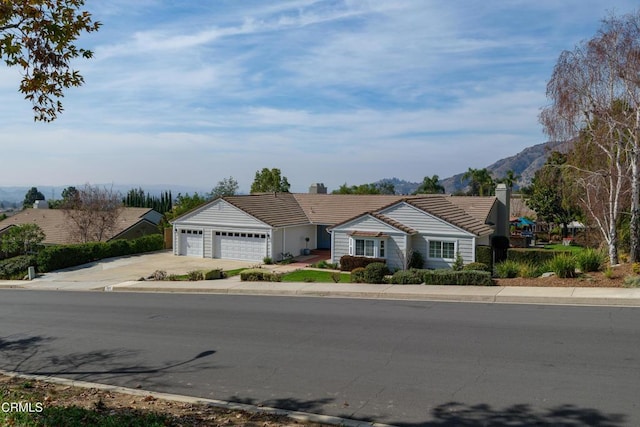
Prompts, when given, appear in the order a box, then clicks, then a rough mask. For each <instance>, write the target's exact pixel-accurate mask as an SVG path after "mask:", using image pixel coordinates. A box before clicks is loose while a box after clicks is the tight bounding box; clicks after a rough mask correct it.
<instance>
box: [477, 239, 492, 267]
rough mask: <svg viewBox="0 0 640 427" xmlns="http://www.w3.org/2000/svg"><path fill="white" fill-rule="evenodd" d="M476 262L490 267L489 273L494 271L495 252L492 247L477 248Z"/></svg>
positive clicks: (482, 246)
mask: <svg viewBox="0 0 640 427" xmlns="http://www.w3.org/2000/svg"><path fill="white" fill-rule="evenodd" d="M476 262H481V263H483V264H486V265H488V266H489V271H491V270H493V251H492V249H491V246H485V245H481V246H476Z"/></svg>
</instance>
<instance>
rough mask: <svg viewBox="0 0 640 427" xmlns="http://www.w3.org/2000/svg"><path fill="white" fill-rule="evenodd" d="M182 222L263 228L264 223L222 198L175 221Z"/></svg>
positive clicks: (179, 223)
mask: <svg viewBox="0 0 640 427" xmlns="http://www.w3.org/2000/svg"><path fill="white" fill-rule="evenodd" d="M183 223H188V224H192V225H195V224H199V225H211V224H219V225H226V226H233V227H250V228H252V227H260V228H264V226H265V225H266V224H265V223H263V222H261V221H258V220H257V219H255V218H254V217H252V216H251V215H249V214H247V213H246V212H244V211H242V210H240V209H238V208H236V207H235V206H233V205H231V204H229V203H227V202H225V201H224V200H216V201H215V202H213V203H211V204H210V205H207V206H204V207H202V208H200V209H199V210H196V211H194V212H192V213H191V214H189V215H186V216H185V217H183V218H181V219H179V220H178V221H176V224H178V225H181V224H183Z"/></svg>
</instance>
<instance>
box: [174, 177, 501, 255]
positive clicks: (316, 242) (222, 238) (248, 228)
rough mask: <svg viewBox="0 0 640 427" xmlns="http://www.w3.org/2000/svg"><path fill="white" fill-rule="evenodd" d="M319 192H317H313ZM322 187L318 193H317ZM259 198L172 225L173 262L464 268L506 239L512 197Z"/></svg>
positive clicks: (209, 206) (228, 202)
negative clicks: (416, 258) (325, 261)
mask: <svg viewBox="0 0 640 427" xmlns="http://www.w3.org/2000/svg"><path fill="white" fill-rule="evenodd" d="M311 188H312V189H313V188H317V187H315V186H312V187H311ZM321 188H322V187H321ZM509 193H510V191H509V190H508V189H507V187H506V186H505V185H504V184H500V185H498V188H497V189H496V196H491V197H462V196H448V195H422V196H420V195H418V196H392V195H339V194H318V193H304V194H292V193H261V194H251V195H241V196H227V197H220V198H217V199H214V200H212V201H210V202H208V203H206V204H204V205H202V206H200V207H198V208H196V209H194V210H192V211H190V212H187V213H186V214H184V215H183V216H181V217H179V218H177V219H175V220H174V221H173V248H174V249H173V250H174V254H175V255H186V256H197V257H205V258H223V259H236V260H245V261H255V262H261V261H262V260H263V259H264V258H266V257H268V258H271V259H273V260H276V261H277V260H280V259H282V258H283V257H285V256H286V254H292V255H294V256H297V255H300V254H301V253H302V251H304V250H305V249H330V250H331V262H334V263H338V262H339V261H340V257H342V256H343V255H353V256H363V257H374V258H384V259H386V262H387V264H388V265H389V266H390V267H392V268H400V267H402V266H403V265H404V262H403V261H404V259H405V257H406V256H407V254H409V253H410V252H411V251H419V252H420V253H421V254H422V255H423V258H424V259H425V267H426V268H440V267H445V266H451V265H452V264H453V262H454V261H455V258H456V256H457V254H458V253H460V255H461V256H462V258H463V261H464V263H465V264H467V263H470V262H474V261H475V248H476V246H478V245H490V243H491V238H492V237H493V236H498V235H500V236H506V237H509V199H510V195H509Z"/></svg>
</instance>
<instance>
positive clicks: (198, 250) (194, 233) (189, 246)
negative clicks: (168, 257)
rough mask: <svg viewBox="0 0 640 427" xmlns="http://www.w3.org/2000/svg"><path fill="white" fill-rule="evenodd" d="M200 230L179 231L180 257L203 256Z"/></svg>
mask: <svg viewBox="0 0 640 427" xmlns="http://www.w3.org/2000/svg"><path fill="white" fill-rule="evenodd" d="M203 249H204V245H203V241H202V230H180V255H186V256H198V257H202V256H203V251H202V250H203Z"/></svg>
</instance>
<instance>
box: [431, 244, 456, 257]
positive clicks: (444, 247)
mask: <svg viewBox="0 0 640 427" xmlns="http://www.w3.org/2000/svg"><path fill="white" fill-rule="evenodd" d="M455 257H456V244H455V242H442V241H439V240H430V241H429V258H444V259H455Z"/></svg>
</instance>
